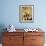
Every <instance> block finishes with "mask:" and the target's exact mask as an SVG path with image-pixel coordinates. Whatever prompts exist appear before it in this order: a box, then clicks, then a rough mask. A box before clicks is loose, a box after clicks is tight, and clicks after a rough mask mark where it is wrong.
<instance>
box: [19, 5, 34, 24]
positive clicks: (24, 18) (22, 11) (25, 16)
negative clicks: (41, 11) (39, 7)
mask: <svg viewBox="0 0 46 46" xmlns="http://www.w3.org/2000/svg"><path fill="white" fill-rule="evenodd" d="M19 20H20V22H24V23H29V22H33V21H34V5H20V6H19Z"/></svg>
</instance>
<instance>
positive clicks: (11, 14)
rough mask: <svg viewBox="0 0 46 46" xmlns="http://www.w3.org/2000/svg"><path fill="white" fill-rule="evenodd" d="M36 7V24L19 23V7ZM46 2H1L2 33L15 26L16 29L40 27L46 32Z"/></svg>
mask: <svg viewBox="0 0 46 46" xmlns="http://www.w3.org/2000/svg"><path fill="white" fill-rule="evenodd" d="M24 4H25V5H26V4H28V5H30V4H32V5H34V23H20V22H19V5H24ZM45 4H46V0H0V31H1V29H2V28H4V27H7V26H8V25H9V24H13V25H14V26H15V27H16V28H22V29H23V28H29V27H30V28H37V27H40V28H42V29H43V30H44V31H45V32H46V5H45Z"/></svg>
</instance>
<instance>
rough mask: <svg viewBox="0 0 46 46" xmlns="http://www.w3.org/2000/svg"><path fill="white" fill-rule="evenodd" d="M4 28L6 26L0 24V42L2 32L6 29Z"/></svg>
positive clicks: (0, 40)
mask: <svg viewBox="0 0 46 46" xmlns="http://www.w3.org/2000/svg"><path fill="white" fill-rule="evenodd" d="M4 28H6V27H5V25H4V24H0V43H2V36H3V34H2V32H5V31H6V30H4Z"/></svg>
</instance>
